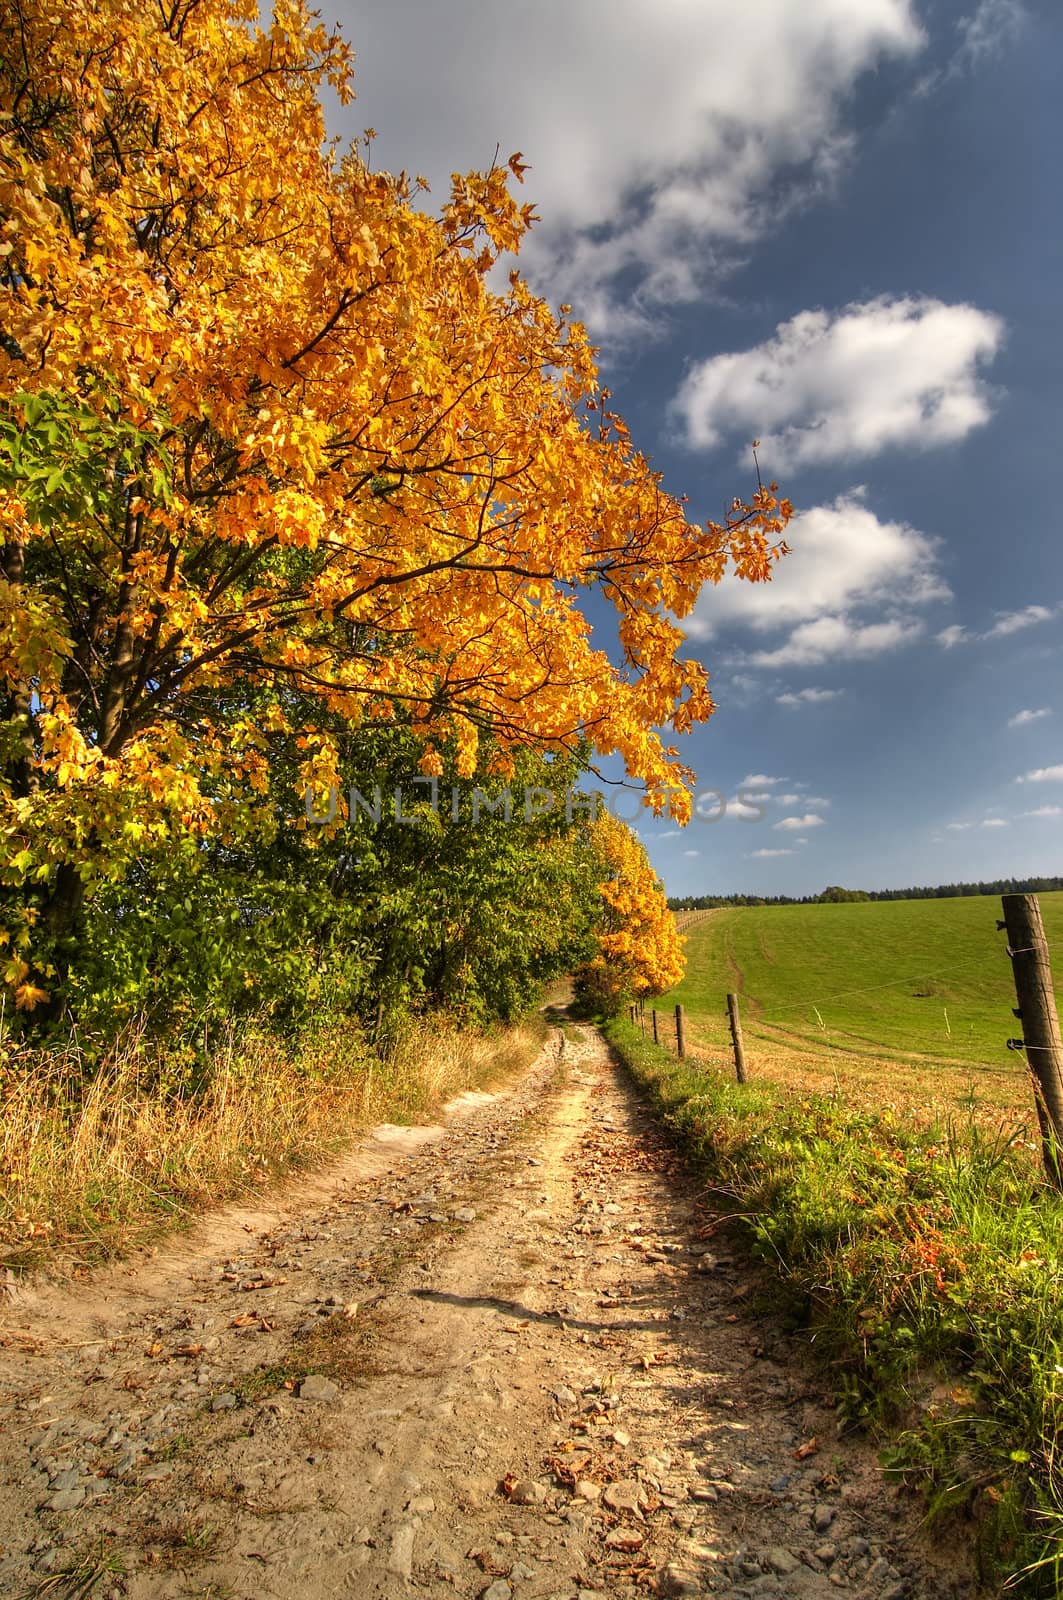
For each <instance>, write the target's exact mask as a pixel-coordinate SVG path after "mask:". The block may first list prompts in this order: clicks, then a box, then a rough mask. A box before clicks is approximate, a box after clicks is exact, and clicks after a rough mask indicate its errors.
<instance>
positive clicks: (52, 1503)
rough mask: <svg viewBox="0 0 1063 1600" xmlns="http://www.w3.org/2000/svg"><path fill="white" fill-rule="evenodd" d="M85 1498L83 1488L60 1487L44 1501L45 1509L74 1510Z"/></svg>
mask: <svg viewBox="0 0 1063 1600" xmlns="http://www.w3.org/2000/svg"><path fill="white" fill-rule="evenodd" d="M84 1500H85V1491H84V1489H61V1490H60V1491H59V1493H58V1494H53V1495H52V1496H51V1498H50V1499H48V1500H46V1501H45V1502H44V1509H45V1510H46V1511H76V1510H77V1508H78V1506H80V1505H82V1504H83V1503H84Z"/></svg>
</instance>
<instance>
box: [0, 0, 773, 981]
mask: <svg viewBox="0 0 1063 1600" xmlns="http://www.w3.org/2000/svg"><path fill="white" fill-rule="evenodd" d="M178 17H179V18H180V26H177V25H176V23H175V22H174V20H173V19H175V18H178ZM168 19H169V20H168ZM350 59H351V58H350V53H349V51H348V49H347V47H346V46H345V45H344V44H343V43H342V42H341V41H340V40H339V39H338V38H336V37H333V36H331V35H330V34H329V33H328V32H327V31H326V30H325V29H324V28H322V27H321V26H320V24H319V23H317V22H316V21H315V20H314V17H313V14H312V13H311V12H309V10H308V9H307V8H306V7H305V6H304V5H303V4H301V3H299V0H279V3H278V4H277V5H276V6H275V9H274V16H273V20H272V22H271V24H270V25H269V27H268V28H264V27H262V26H260V25H259V24H258V22H257V13H256V12H255V9H254V8H253V7H251V6H250V5H248V4H247V3H246V0H203V3H202V4H199V5H196V6H192V7H181V8H179V11H178V12H172V14H171V9H170V8H168V7H156V6H136V5H130V4H128V3H127V0H70V4H69V5H68V6H67V8H66V10H65V12H64V23H63V27H62V28H61V29H57V28H55V27H54V25H53V22H52V18H51V11H50V9H49V8H47V7H45V6H43V5H42V4H41V3H40V0H30V3H28V4H27V5H26V6H25V7H23V8H21V12H20V13H19V14H18V15H17V16H16V14H15V13H14V12H12V11H11V8H7V10H6V11H4V12H3V13H2V14H0V127H3V128H6V129H7V132H6V133H5V135H4V137H3V138H2V139H0V321H2V323H3V326H4V330H5V336H6V337H5V341H4V344H3V348H2V349H0V512H2V513H3V517H2V519H0V520H3V521H4V523H5V525H6V527H7V528H8V529H9V531H10V536H13V537H14V538H15V539H17V541H18V543H19V546H21V545H23V544H24V545H25V546H26V547H27V548H30V547H33V550H34V560H33V562H32V563H26V566H27V570H29V571H30V572H31V573H32V576H31V578H29V579H27V578H26V577H25V576H24V574H22V573H21V572H20V573H16V572H15V571H14V570H13V569H12V570H11V571H8V572H7V574H6V577H5V578H4V579H3V580H2V581H0V673H2V674H3V676H4V679H5V681H6V684H7V685H8V686H9V687H10V689H11V691H12V692H13V693H14V695H15V698H16V699H19V698H21V701H22V702H24V703H25V704H27V705H29V704H30V701H31V699H32V708H31V709H30V710H28V711H27V712H26V714H25V730H24V731H25V735H26V737H25V739H24V740H23V742H22V746H21V748H22V750H23V751H24V752H26V754H25V755H24V756H21V757H20V759H21V760H22V761H23V764H25V762H26V761H30V755H29V752H30V751H31V750H32V753H33V754H32V761H31V765H33V764H35V766H36V770H35V772H34V774H33V783H30V782H28V781H27V779H26V774H25V773H21V774H20V775H19V777H18V781H17V783H16V781H15V780H14V779H13V778H12V776H11V772H10V770H9V772H8V774H7V788H6V794H7V798H8V804H9V808H10V814H9V817H8V822H9V824H10V825H11V826H14V825H15V823H17V827H18V828H19V829H23V830H25V829H29V830H30V831H33V829H34V828H37V829H39V830H40V832H41V834H42V835H44V836H46V837H47V838H49V839H52V840H53V841H58V843H56V844H55V845H54V849H53V845H51V844H49V845H46V846H45V847H44V848H45V850H46V851H51V852H52V858H53V859H58V857H59V856H61V855H62V853H63V851H66V852H67V853H68V854H73V855H76V856H77V858H78V860H79V861H80V862H81V863H83V864H85V865H86V867H87V869H88V871H87V875H88V876H89V877H90V878H91V876H92V874H93V873H95V872H98V871H107V870H111V867H112V864H113V863H112V862H111V857H110V854H109V852H110V851H111V850H112V848H116V847H115V845H114V841H115V839H116V838H117V839H124V838H125V835H124V833H123V829H124V828H125V826H126V824H127V823H128V822H129V820H130V813H131V812H132V811H135V810H136V808H137V805H138V804H140V805H141V807H142V809H143V810H144V812H145V815H144V817H143V818H141V819H140V820H141V821H142V823H143V826H144V827H145V828H146V829H147V834H148V837H149V839H151V840H154V841H156V842H157V841H158V838H159V837H160V836H161V833H162V832H164V827H165V817H164V813H166V811H167V808H169V815H170V816H171V817H174V816H177V817H181V818H191V819H193V821H194V825H196V826H209V825H211V821H212V818H214V819H216V817H217V815H218V810H217V809H215V801H214V800H213V799H211V800H208V799H207V798H205V796H206V795H207V794H208V793H209V791H210V789H211V786H212V785H214V786H217V785H222V787H224V784H225V783H226V782H228V781H230V776H231V781H233V782H235V781H236V779H237V778H239V780H240V781H243V780H244V779H246V780H247V782H248V784H249V785H250V787H251V788H252V790H254V791H256V792H261V786H262V776H261V770H262V769H261V768H256V767H255V766H254V764H253V763H249V764H246V765H243V766H239V767H238V770H237V772H236V773H235V774H233V775H229V776H226V777H224V778H223V776H222V772H223V754H224V750H225V746H226V738H227V729H226V718H227V717H228V716H230V715H231V711H230V709H229V708H231V706H232V705H233V704H234V703H235V704H236V705H238V706H239V707H241V708H246V707H247V706H249V705H252V704H259V703H262V702H263V701H264V702H266V703H270V704H279V703H280V702H281V701H282V700H285V701H288V700H290V701H293V702H295V703H298V704H299V705H300V706H301V707H309V708H310V712H309V715H310V717H311V718H312V717H313V715H314V711H315V710H316V709H317V708H320V710H321V711H322V713H323V714H325V715H328V716H332V717H336V718H339V719H340V720H341V721H343V722H344V723H345V724H346V725H347V727H348V728H350V727H355V726H360V725H364V724H365V723H368V722H370V721H372V720H374V719H381V720H386V719H390V718H393V717H395V716H399V715H402V716H406V717H408V718H409V719H410V720H411V721H412V722H413V723H416V724H417V725H418V726H419V729H420V731H421V732H422V734H423V736H424V737H426V738H427V739H429V740H431V741H432V744H431V749H430V750H429V751H427V752H426V756H425V760H426V762H427V763H428V765H426V766H425V768H424V770H425V772H426V773H432V772H435V771H436V770H437V769H438V764H439V756H438V751H439V750H440V749H442V748H444V747H447V746H449V747H450V748H452V749H454V750H455V752H456V757H457V770H458V772H459V774H465V775H468V774H471V773H472V772H474V771H475V769H476V761H477V751H478V746H479V742H480V738H481V734H484V733H485V734H487V735H488V736H489V738H490V740H491V742H492V745H493V746H495V747H497V748H500V749H502V750H503V751H510V752H512V751H513V750H515V749H517V748H519V747H520V746H532V747H534V748H536V749H539V750H547V751H554V752H560V751H572V750H573V749H575V748H576V746H577V745H578V743H579V742H580V740H581V739H584V738H585V739H586V740H587V741H588V742H589V744H590V745H591V747H592V749H593V750H594V751H595V752H597V753H598V754H600V755H616V756H618V757H619V758H620V759H621V760H622V762H623V763H624V765H625V767H626V769H627V771H628V773H629V774H630V776H631V777H632V778H634V779H637V780H640V781H641V782H642V783H643V784H644V785H645V788H646V791H647V794H648V797H649V800H650V803H651V805H652V806H653V808H654V810H655V811H661V810H664V809H668V810H670V811H671V812H672V813H673V814H674V815H675V816H677V817H678V818H679V819H680V820H685V819H686V817H687V816H688V815H689V808H690V793H689V784H690V775H689V773H688V772H687V771H686V769H685V768H684V767H683V765H682V762H681V761H680V759H679V758H678V756H677V755H676V754H675V751H674V748H673V746H672V744H671V742H670V740H671V736H672V735H674V734H678V733H684V732H687V731H689V730H690V729H691V728H692V727H694V726H695V725H696V724H698V723H700V722H703V721H704V720H705V719H706V718H707V717H708V716H710V715H711V713H712V710H713V704H712V700H711V698H710V696H709V694H708V690H707V686H706V677H705V673H704V671H703V669H702V668H701V667H700V666H699V665H698V664H697V663H696V662H692V661H689V660H686V659H684V657H683V654H682V652H683V650H684V648H685V638H684V635H683V632H682V628H681V626H679V625H677V620H676V619H682V618H683V617H684V616H686V615H688V614H689V613H690V611H691V609H692V607H693V605H694V604H695V602H696V600H697V596H698V594H699V592H700V590H701V589H702V587H703V586H704V585H705V584H706V583H715V582H718V581H720V579H721V578H722V577H723V576H724V574H725V573H726V572H727V571H729V570H733V571H735V572H737V573H738V574H739V575H740V576H742V577H744V578H748V579H750V580H753V581H760V580H762V579H763V578H765V577H767V576H768V575H769V573H770V571H771V568H772V565H773V564H774V561H775V560H776V559H778V556H779V554H780V553H781V550H782V548H783V546H782V542H781V535H782V531H783V529H784V528H785V524H786V520H787V518H788V516H789V514H790V508H789V506H788V504H787V502H785V501H780V500H779V499H778V498H777V496H776V494H775V492H774V489H773V488H771V487H770V486H769V488H767V489H765V488H758V490H757V492H756V494H755V495H754V496H753V498H752V499H751V500H750V501H749V502H748V504H747V503H744V502H742V501H736V502H735V503H734V506H733V509H732V511H731V513H730V514H729V516H728V517H727V518H726V519H725V520H724V521H723V522H722V523H709V524H706V525H705V526H698V525H696V524H695V523H693V522H691V521H689V520H688V518H687V515H686V509H685V506H684V504H683V502H682V501H681V500H680V499H678V498H676V497H674V496H671V495H669V494H667V493H665V491H664V490H663V488H662V484H661V478H660V474H659V473H657V472H655V471H654V470H653V468H652V467H651V465H650V463H649V462H648V461H647V460H646V459H645V457H644V456H642V455H641V454H640V453H639V452H638V450H637V449H636V448H635V446H634V444H633V443H632V440H631V438H630V435H629V433H628V430H627V428H626V427H625V425H624V424H623V422H622V421H621V419H620V418H619V417H617V416H616V415H615V414H614V413H612V412H611V411H610V410H609V409H608V400H609V397H608V394H607V393H605V392H604V391H602V390H601V389H600V387H599V384H598V378H597V372H596V369H595V364H594V354H593V351H592V349H591V346H590V345H589V343H588V340H587V336H586V333H585V331H584V329H583V328H582V326H581V325H580V324H579V323H578V322H572V321H568V320H567V317H568V311H567V309H565V310H564V311H563V312H562V314H561V318H560V319H559V318H558V317H557V316H556V315H555V314H554V312H553V311H552V309H551V307H550V306H549V305H548V304H547V302H546V301H545V300H542V299H540V298H538V297H536V296H535V295H534V294H532V293H531V291H530V290H529V288H528V286H527V285H526V284H525V283H523V282H522V281H521V279H520V278H519V276H517V275H514V277H513V278H512V279H511V282H510V287H509V288H508V290H507V291H506V292H505V293H502V294H500V293H498V292H496V290H495V288H494V286H493V280H492V281H489V277H488V275H489V273H490V272H491V270H492V268H493V266H494V264H495V262H496V261H497V258H498V257H499V255H500V254H502V253H504V252H508V251H513V250H516V249H517V248H518V246H519V244H520V241H521V239H522V237H523V235H524V234H525V232H526V231H527V229H528V227H529V226H530V224H531V221H532V215H531V210H530V208H529V207H528V206H526V205H523V206H522V205H518V203H517V201H516V200H515V199H514V197H513V195H512V194H511V193H510V190H509V184H510V183H511V182H513V181H514V180H515V181H517V182H519V181H520V180H521V179H522V177H523V174H524V172H525V170H526V163H525V162H524V161H523V158H522V156H521V154H520V153H519V152H517V153H515V154H514V155H513V156H512V157H511V158H510V160H509V162H508V164H505V165H503V164H496V165H492V167H491V169H490V170H489V171H486V172H479V173H470V174H467V175H464V176H462V175H458V176H456V177H455V179H454V184H453V189H452V193H451V196H450V198H449V200H448V201H447V203H446V204H445V205H444V207H443V208H442V211H441V214H440V216H439V217H438V218H434V217H432V216H430V215H428V214H427V213H426V212H425V211H423V210H420V209H418V208H417V207H416V206H414V205H413V204H412V203H411V200H410V185H409V184H408V182H407V180H406V179H405V178H404V177H401V176H400V177H393V176H391V175H390V174H388V173H386V172H379V171H372V170H370V167H369V165H368V163H367V161H366V160H364V159H363V158H362V156H361V155H360V154H359V153H358V151H357V150H353V151H351V152H349V153H348V154H346V155H345V156H343V157H342V158H341V157H340V156H339V155H338V154H337V153H336V152H335V151H332V152H330V153H329V154H327V155H325V156H324V157H323V155H322V150H323V148H324V136H325V129H324V120H323V115H322V111H321V106H320V104H319V100H318V93H319V90H320V88H321V86H322V85H323V84H324V83H326V82H327V83H329V84H331V85H332V87H333V88H334V89H336V90H337V91H338V92H339V93H340V95H341V98H342V96H343V95H344V94H346V93H347V90H348V87H349V85H348V81H347V80H348V75H349V70H350ZM23 62H28V63H29V64H30V67H29V72H28V75H27V73H26V71H25V70H24V67H23V65H22V63H23ZM29 127H32V129H33V133H32V137H28V136H27V137H26V138H22V137H21V136H20V135H19V133H18V129H19V128H29ZM31 403H32V406H34V407H36V413H35V417H33V418H31V417H30V416H29V412H28V407H29V406H30V404H31ZM588 413H591V414H590V415H589V414H588ZM10 548H12V546H11V545H8V546H5V549H10ZM591 590H593V592H594V594H595V596H596V597H598V596H600V597H601V598H603V599H604V600H605V601H606V602H607V604H608V605H610V606H612V607H613V609H614V612H615V619H616V632H617V636H618V640H619V655H620V657H621V659H619V660H617V659H615V656H616V655H617V652H613V653H612V655H611V654H610V651H609V650H607V649H605V648H601V642H602V641H601V637H599V639H598V640H597V643H596V641H595V640H594V639H593V638H592V635H591V629H590V626H589V623H588V620H587V617H586V616H585V615H584V611H583V609H582V601H583V599H584V597H585V596H586V595H587V593H588V591H591ZM597 625H598V624H597V620H596V627H597ZM299 716H300V718H301V720H303V721H305V720H306V718H307V713H306V711H305V710H304V711H300V713H299ZM49 719H51V720H50V721H49ZM59 725H64V726H66V727H68V728H70V729H72V730H73V731H74V732H75V733H76V735H77V738H78V740H80V746H79V747H78V749H76V750H73V753H71V752H69V751H64V750H62V749H60V747H59V740H58V737H53V736H52V735H51V734H49V733H48V731H47V730H48V728H52V729H55V728H57V727H58V726H59ZM273 731H277V732H279V728H278V727H276V726H275V727H274V730H273ZM42 733H43V734H44V737H43V738H42ZM175 736H176V742H175ZM201 773H203V774H206V775H207V777H209V780H210V781H209V782H207V781H205V780H203V779H201V776H200V774H201ZM332 776H333V771H332V767H331V765H330V763H329V761H328V760H327V759H325V757H324V756H323V754H322V752H320V751H319V752H318V753H317V755H315V756H314V757H313V758H312V759H310V758H308V760H307V763H306V764H305V765H304V767H303V769H302V770H301V771H300V772H299V782H300V783H308V784H310V785H311V786H312V787H314V788H315V789H316V788H321V787H325V788H327V786H328V784H329V783H330V782H331V780H332ZM42 779H43V780H44V781H43V783H42V786H41V788H40V791H39V792H38V790H37V789H35V788H34V784H36V783H37V781H38V780H42ZM16 789H17V790H18V792H19V795H20V799H21V800H25V799H26V798H27V796H28V795H29V794H30V793H32V794H33V795H34V796H35V798H34V799H33V800H32V803H31V804H29V806H28V807H27V806H25V805H22V806H21V807H15V804H14V801H13V799H12V797H13V795H14V794H15V792H16ZM57 793H58V794H59V795H60V797H61V798H64V799H65V800H69V806H68V807H67V808H66V809H63V808H62V807H60V808H59V810H56V796H57ZM119 797H121V800H120V798H119ZM127 801H128V804H127V803H126V802H127ZM79 806H80V810H79V809H78V807H79ZM20 836H21V835H20ZM89 840H92V841H95V844H94V845H93V846H92V848H91V849H90V846H89V844H88V843H87V841H89ZM122 848H123V849H124V848H126V846H125V845H123V847H122ZM92 849H95V851H96V852H97V856H96V858H95V859H94V860H93V861H92V862H90V861H89V860H88V857H89V856H90V855H91V854H92ZM115 870H119V869H118V868H115ZM654 903H655V902H654ZM615 909H616V908H614V910H615ZM617 915H619V912H617ZM658 920H660V919H658ZM665 926H666V925H665V924H663V923H662V926H661V929H660V930H658V932H659V938H658V934H657V933H655V934H654V939H655V941H656V943H657V945H658V946H659V954H658V956H656V957H655V958H654V961H653V962H652V963H651V966H652V972H651V973H647V974H645V975H644V978H645V981H646V982H647V983H650V984H656V983H657V982H658V981H664V978H665V977H666V976H667V973H668V972H670V971H672V970H673V969H674V967H675V963H676V959H677V957H676V954H675V951H674V950H672V951H671V953H666V946H667V935H666V932H665V931H663V930H664V928H665ZM616 932H617V934H619V929H618V930H616ZM640 981H642V980H641V979H640Z"/></svg>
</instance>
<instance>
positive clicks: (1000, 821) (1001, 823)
mask: <svg viewBox="0 0 1063 1600" xmlns="http://www.w3.org/2000/svg"><path fill="white" fill-rule="evenodd" d="M981 826H982V827H983V828H1006V827H1007V826H1008V824H1007V822H1006V821H1005V819H1004V818H1003V817H986V818H985V820H984V822H982V824H981Z"/></svg>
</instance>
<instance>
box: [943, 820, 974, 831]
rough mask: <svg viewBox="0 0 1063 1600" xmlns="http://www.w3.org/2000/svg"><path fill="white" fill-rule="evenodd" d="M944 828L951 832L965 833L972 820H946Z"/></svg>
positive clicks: (971, 825)
mask: <svg viewBox="0 0 1063 1600" xmlns="http://www.w3.org/2000/svg"><path fill="white" fill-rule="evenodd" d="M945 826H946V828H948V829H950V831H951V832H952V833H966V832H967V829H968V828H973V827H974V823H973V822H946V824H945Z"/></svg>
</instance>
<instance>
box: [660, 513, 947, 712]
mask: <svg viewBox="0 0 1063 1600" xmlns="http://www.w3.org/2000/svg"><path fill="white" fill-rule="evenodd" d="M787 543H788V544H789V545H790V547H791V553H790V554H789V555H788V556H786V557H785V559H784V560H783V561H781V562H780V563H779V565H778V567H777V568H776V569H775V575H774V576H773V578H772V581H771V583H770V584H750V583H730V584H721V585H720V586H719V588H712V589H707V590H706V591H705V592H704V593H703V595H702V596H701V598H700V600H699V601H698V603H697V606H696V607H695V609H694V611H693V612H692V613H691V615H690V616H689V617H687V618H686V619H685V620H684V622H683V627H684V629H685V630H686V632H687V633H688V634H689V635H690V636H691V637H692V638H695V639H704V638H707V637H709V636H710V635H711V634H713V633H715V632H716V631H717V630H718V629H719V628H721V627H725V626H731V627H734V626H742V625H744V626H746V627H749V628H751V629H753V630H754V631H755V632H758V633H765V632H767V631H769V630H777V629H779V628H783V627H789V628H791V629H792V630H793V631H792V633H791V635H790V638H789V639H788V640H787V641H785V642H784V643H782V644H780V645H777V646H776V647H775V648H774V649H768V650H761V651H760V652H758V653H755V654H754V655H752V656H751V657H750V658H749V665H752V666H759V667H790V666H797V667H801V666H814V665H816V664H818V663H819V662H823V661H828V660H831V659H832V658H835V657H843V658H844V657H847V656H862V655H878V654H881V653H882V652H883V651H885V650H891V649H895V648H896V647H897V646H899V645H902V644H906V643H907V642H908V641H909V640H910V639H914V638H916V637H918V635H919V634H920V633H921V632H922V631H923V625H922V623H921V622H919V621H917V620H914V619H912V618H911V617H910V616H905V617H898V616H897V615H895V608H896V606H897V603H898V600H899V599H900V598H903V602H904V605H905V607H906V608H911V607H914V606H920V605H929V604H930V603H932V602H934V601H938V600H945V599H948V598H949V595H950V591H949V588H948V585H947V584H946V583H945V581H944V579H943V578H942V576H941V572H940V570H939V567H938V550H939V544H938V541H937V540H936V539H933V538H931V537H930V536H929V535H927V534H925V533H920V532H919V531H918V529H916V528H912V527H909V525H908V524H907V523H905V522H889V521H883V520H881V519H880V518H879V517H877V516H876V515H875V513H874V512H873V511H872V510H871V508H870V507H869V506H867V505H866V504H865V503H864V498H863V490H862V489H859V488H857V489H853V490H850V491H849V492H848V493H847V494H843V495H839V497H838V498H837V499H836V500H835V501H834V502H833V503H832V504H830V505H824V506H814V507H812V508H811V509H809V510H808V511H804V512H801V513H799V514H798V515H797V516H796V517H794V519H793V521H792V522H791V524H790V526H789V528H788V529H787ZM868 610H871V611H873V612H874V613H877V614H878V615H877V616H876V617H872V618H867V617H866V616H865V617H861V616H860V613H861V612H865V613H866V612H867V611H868ZM883 612H886V617H885V620H878V619H879V618H880V617H881V615H882V613H883ZM841 693H842V691H841V690H840V689H817V688H811V689H803V690H800V691H798V692H797V693H796V694H792V693H791V694H785V693H784V694H780V695H779V696H778V697H777V698H778V700H779V703H780V704H781V705H787V706H791V707H792V706H798V705H814V704H817V703H823V702H824V701H827V700H831V699H836V698H837V697H838V695H840V694H841Z"/></svg>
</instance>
